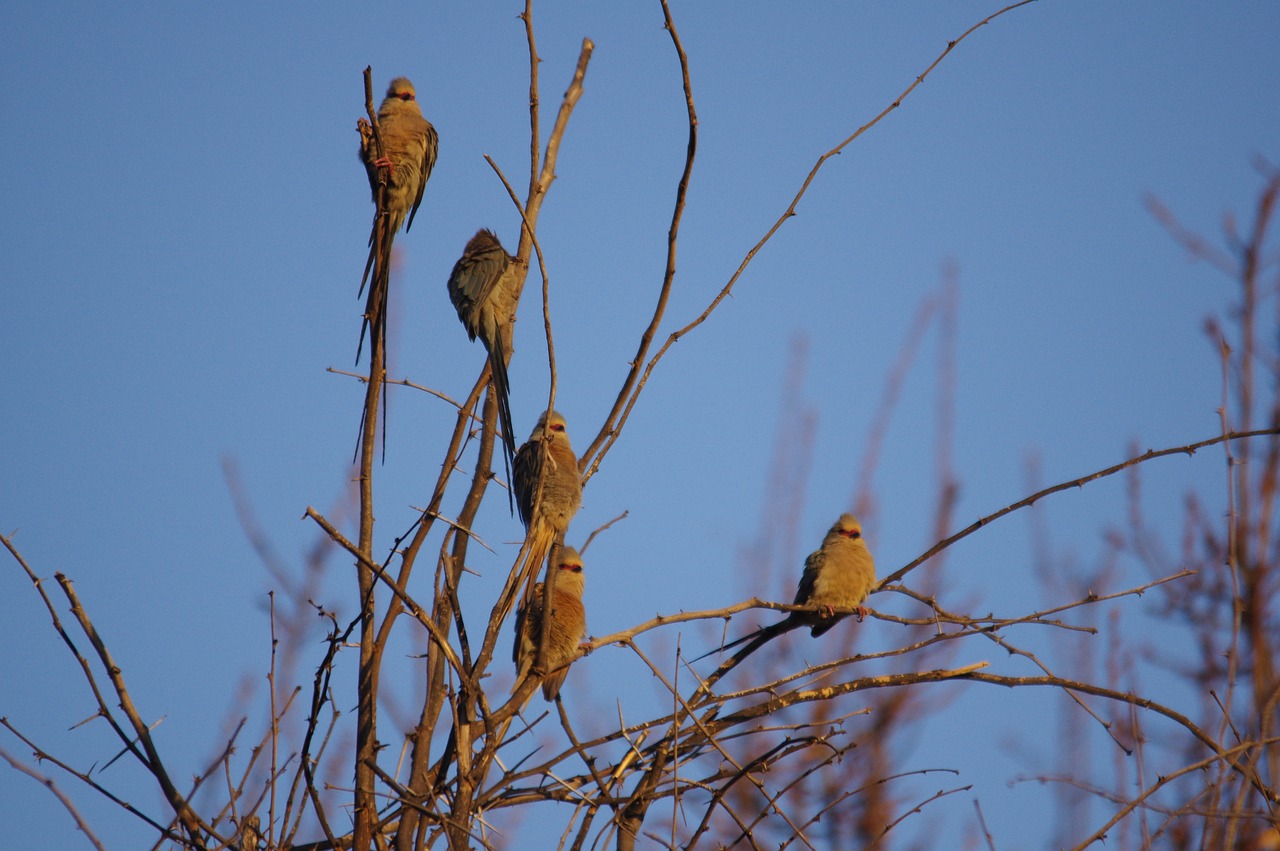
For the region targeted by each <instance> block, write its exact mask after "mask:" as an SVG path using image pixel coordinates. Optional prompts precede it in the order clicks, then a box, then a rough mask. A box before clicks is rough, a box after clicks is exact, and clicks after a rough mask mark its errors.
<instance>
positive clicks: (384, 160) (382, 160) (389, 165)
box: [373, 157, 396, 174]
mask: <svg viewBox="0 0 1280 851" xmlns="http://www.w3.org/2000/svg"><path fill="white" fill-rule="evenodd" d="M373 164H374V165H376V166H377V167H378V168H385V169H387V170H388V171H390V172H391V173H392V174H395V173H396V164H395V163H393V162H392V161H391V157H379V158H378V159H376V160H374V161H373Z"/></svg>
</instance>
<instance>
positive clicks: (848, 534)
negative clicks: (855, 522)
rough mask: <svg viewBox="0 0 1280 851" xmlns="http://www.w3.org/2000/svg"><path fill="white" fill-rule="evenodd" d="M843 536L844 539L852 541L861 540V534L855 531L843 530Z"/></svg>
mask: <svg viewBox="0 0 1280 851" xmlns="http://www.w3.org/2000/svg"><path fill="white" fill-rule="evenodd" d="M844 536H845V537H846V538H849V539H850V540H852V539H854V538H861V537H862V533H861V532H859V531H858V530H857V529H845V530H844Z"/></svg>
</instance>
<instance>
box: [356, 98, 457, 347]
mask: <svg viewBox="0 0 1280 851" xmlns="http://www.w3.org/2000/svg"><path fill="white" fill-rule="evenodd" d="M357 128H358V129H359V131H360V151H359V153H360V160H361V162H363V163H364V167H365V171H366V172H367V173H368V175H369V189H370V191H371V192H372V193H373V203H374V204H375V205H377V203H378V190H379V186H380V185H381V183H382V177H381V175H380V174H379V172H380V171H382V170H383V169H385V170H386V178H385V179H386V188H387V191H386V201H385V207H384V211H385V213H386V215H387V220H386V222H385V225H384V227H383V228H382V229H380V228H379V222H378V217H377V215H376V213H375V218H374V222H373V230H372V232H371V233H370V234H369V259H368V261H367V262H366V263H365V267H364V276H363V277H362V278H361V279H360V292H361V293H363V292H364V286H365V283H366V282H367V281H368V278H369V270H370V269H372V268H373V267H374V265H375V264H374V259H375V257H376V256H377V255H378V253H379V251H381V252H382V255H383V257H384V258H389V257H390V256H391V243H392V241H393V240H394V239H395V233H396V231H398V230H399V229H400V225H401V224H402V223H403V224H404V229H405V230H406V231H408V230H409V228H411V227H412V226H413V219H414V217H415V216H416V215H417V214H418V207H419V205H421V204H422V193H423V190H424V189H426V186H427V180H428V179H429V178H430V177H431V170H432V169H433V168H435V164H436V153H437V151H438V149H439V143H440V137H439V134H438V133H436V129H435V128H434V127H432V126H431V122H430V121H428V120H427V119H425V118H423V117H422V109H421V108H420V107H419V106H418V95H417V91H416V90H415V89H414V87H413V83H411V82H410V81H409V78H408V77H396V78H395V79H394V80H392V81H391V84H390V85H388V86H387V95H386V97H385V98H383V100H382V103H381V105H379V107H378V131H379V135H380V136H381V137H382V147H383V154H382V156H379V155H378V150H377V145H376V144H375V142H374V137H373V128H372V127H371V126H370V124H369V122H367V121H366V120H365V119H363V118H361V119H360V120H359V121H358V122H357ZM406 219H407V221H406ZM379 234H381V238H379ZM382 277H383V280H382V281H380V282H379V281H375V283H374V286H373V288H372V289H371V290H370V293H369V302H368V304H367V305H366V309H365V317H364V324H363V325H362V326H361V328H360V344H361V346H363V345H364V334H365V330H366V329H367V328H368V326H369V322H370V317H371V316H372V315H373V314H374V313H375V303H377V304H376V307H382V306H383V305H385V303H386V301H385V295H386V292H385V289H386V287H385V285H386V272H385V270H384V271H383V275H382ZM380 315H381V314H380ZM383 321H384V322H385V316H383ZM377 330H378V331H379V332H380V331H381V330H382V329H381V328H379V329H377ZM356 359H357V360H359V350H357V352H356Z"/></svg>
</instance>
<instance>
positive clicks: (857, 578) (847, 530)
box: [790, 513, 876, 638]
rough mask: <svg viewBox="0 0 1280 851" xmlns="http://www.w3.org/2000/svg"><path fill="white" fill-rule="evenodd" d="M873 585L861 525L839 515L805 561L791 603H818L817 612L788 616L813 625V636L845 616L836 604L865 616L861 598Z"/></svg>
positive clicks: (871, 565)
mask: <svg viewBox="0 0 1280 851" xmlns="http://www.w3.org/2000/svg"><path fill="white" fill-rule="evenodd" d="M875 585H876V562H875V559H874V558H872V557H871V551H870V550H869V549H867V542H866V541H864V540H863V538H862V524H861V523H859V522H858V518H856V517H854V516H853V515H852V514H847V513H846V514H841V515H840V519H839V520H837V521H836V522H835V524H834V525H832V527H831V528H830V529H829V530H828V531H827V534H826V537H824V538H823V539H822V546H821V547H820V548H819V549H816V550H814V551H813V552H811V553H809V557H808V558H806V559H805V560H804V573H802V574H801V575H800V585H799V587H798V588H796V598H795V600H794V601H793V605H796V606H818V607H820V608H821V609H822V610H823V611H820V612H792V613H791V615H790V619H794V620H796V621H799V622H801V623H802V624H812V628H811V629H810V630H809V634H810V635H812V636H813V637H814V638H817V637H818V636H820V635H822V634H823V633H825V632H826V631H827V630H829V629H831V627H833V626H835V625H836V624H837V623H838V622H839V621H840V620H842V619H843V618H844V617H846V616H845V615H837V614H836V613H835V609H836V607H839V608H842V609H852V608H856V609H857V611H858V620H862V619H863V618H864V617H866V614H867V612H866V609H864V608H863V607H862V602H863V600H866V599H867V595H868V594H870V593H871V589H872V588H874V587H875Z"/></svg>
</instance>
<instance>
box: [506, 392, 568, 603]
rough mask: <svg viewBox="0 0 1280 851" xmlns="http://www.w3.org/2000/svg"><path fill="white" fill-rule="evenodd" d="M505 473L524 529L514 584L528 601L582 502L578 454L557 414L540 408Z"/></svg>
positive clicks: (561, 418)
mask: <svg viewBox="0 0 1280 851" xmlns="http://www.w3.org/2000/svg"><path fill="white" fill-rule="evenodd" d="M511 472H512V486H513V487H514V488H515V494H516V507H517V508H519V509H520V519H521V521H523V522H524V527H525V548H524V551H525V559H524V561H523V562H522V563H521V566H520V570H519V572H518V574H517V577H518V578H517V587H520V586H523V587H524V588H525V589H526V590H525V593H524V594H523V596H522V599H523V600H525V601H528V599H529V597H530V595H531V594H532V592H533V583H534V580H535V579H536V577H537V575H538V570H539V569H540V568H541V567H542V563H543V562H544V561H546V558H547V554H548V553H550V552H551V546H552V544H554V543H555V542H556V541H557V540H560V541H563V540H564V534H565V532H567V531H569V522H570V521H571V520H573V515H575V514H577V513H578V508H579V506H581V505H582V480H581V478H580V477H579V475H578V458H577V456H576V455H574V454H573V447H572V446H570V445H569V432H568V430H567V429H566V427H565V421H564V417H562V416H561V415H560V414H559V412H557V411H552V412H551V415H550V416H548V415H547V412H545V411H544V412H543V413H542V415H541V416H539V417H538V423H537V425H535V426H534V428H533V433H532V434H530V435H529V439H528V440H526V441H525V442H524V445H523V446H521V447H520V449H519V450H518V451H517V452H516V460H515V465H514V468H513V469H512V471H511ZM539 483H541V495H540V498H539ZM535 500H536V501H537V503H538V504H537V505H536V506H535V505H534V502H535ZM507 611H510V609H508V610H507Z"/></svg>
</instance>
